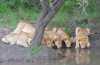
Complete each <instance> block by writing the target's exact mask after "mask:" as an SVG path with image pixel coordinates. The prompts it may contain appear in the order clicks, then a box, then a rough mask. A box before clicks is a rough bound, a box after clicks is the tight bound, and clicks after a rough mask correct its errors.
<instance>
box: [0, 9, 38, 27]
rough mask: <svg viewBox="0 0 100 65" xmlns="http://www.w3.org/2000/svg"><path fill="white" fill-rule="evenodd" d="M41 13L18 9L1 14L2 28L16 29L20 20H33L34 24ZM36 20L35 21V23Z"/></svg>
mask: <svg viewBox="0 0 100 65" xmlns="http://www.w3.org/2000/svg"><path fill="white" fill-rule="evenodd" d="M38 15H39V13H37V12H35V11H34V10H32V9H31V10H23V9H21V8H20V9H18V11H12V10H8V11H6V12H4V13H2V12H0V27H10V28H15V27H16V25H17V23H18V22H19V20H21V19H27V20H32V22H34V21H35V20H36V19H37V17H38ZM33 20H34V21H33Z"/></svg>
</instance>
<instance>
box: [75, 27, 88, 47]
mask: <svg viewBox="0 0 100 65" xmlns="http://www.w3.org/2000/svg"><path fill="white" fill-rule="evenodd" d="M89 33H90V29H89V28H80V27H77V28H76V47H75V48H79V47H81V48H86V47H90V41H89V37H88V35H89Z"/></svg>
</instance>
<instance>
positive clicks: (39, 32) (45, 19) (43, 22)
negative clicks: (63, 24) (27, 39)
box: [32, 0, 64, 47]
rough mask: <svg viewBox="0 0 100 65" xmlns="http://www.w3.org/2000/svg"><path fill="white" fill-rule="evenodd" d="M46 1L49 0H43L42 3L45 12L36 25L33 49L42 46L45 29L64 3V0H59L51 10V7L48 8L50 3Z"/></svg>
mask: <svg viewBox="0 0 100 65" xmlns="http://www.w3.org/2000/svg"><path fill="white" fill-rule="evenodd" d="M46 1H47V0H42V2H41V4H42V8H43V11H42V14H41V15H40V18H39V19H38V21H37V23H36V32H35V33H36V34H35V36H34V38H33V40H32V47H36V46H39V45H40V43H41V40H42V37H43V33H44V29H45V27H46V26H47V24H48V23H49V22H50V21H51V19H52V18H53V17H54V15H55V14H56V13H57V11H58V10H59V8H60V7H61V5H62V4H63V3H64V0H57V3H56V5H55V6H53V8H51V7H50V6H48V2H46Z"/></svg>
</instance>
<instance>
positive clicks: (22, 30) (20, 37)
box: [1, 21, 35, 47]
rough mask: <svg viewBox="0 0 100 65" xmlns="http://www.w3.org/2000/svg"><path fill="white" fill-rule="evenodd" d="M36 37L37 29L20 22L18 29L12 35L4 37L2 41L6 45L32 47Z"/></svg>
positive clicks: (29, 24)
mask: <svg viewBox="0 0 100 65" xmlns="http://www.w3.org/2000/svg"><path fill="white" fill-rule="evenodd" d="M34 35H35V27H34V26H33V25H32V24H31V23H28V22H24V21H20V22H19V23H18V25H17V27H16V29H15V30H14V31H13V32H11V33H10V34H8V35H6V36H4V37H3V38H2V39H1V40H2V41H3V42H5V43H10V44H17V45H21V46H24V47H28V46H29V45H31V41H32V38H33V37H34Z"/></svg>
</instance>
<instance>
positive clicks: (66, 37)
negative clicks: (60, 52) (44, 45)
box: [55, 28, 71, 47]
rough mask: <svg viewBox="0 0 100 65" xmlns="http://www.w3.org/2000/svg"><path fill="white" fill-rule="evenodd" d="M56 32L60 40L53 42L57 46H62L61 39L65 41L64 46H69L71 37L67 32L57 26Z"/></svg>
mask: <svg viewBox="0 0 100 65" xmlns="http://www.w3.org/2000/svg"><path fill="white" fill-rule="evenodd" d="M56 34H57V35H58V40H59V41H60V42H59V43H58V42H55V44H56V45H57V46H58V47H62V41H63V42H64V43H65V45H66V47H71V38H70V36H69V35H68V33H65V32H64V29H63V28H58V30H57V32H56Z"/></svg>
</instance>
